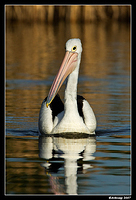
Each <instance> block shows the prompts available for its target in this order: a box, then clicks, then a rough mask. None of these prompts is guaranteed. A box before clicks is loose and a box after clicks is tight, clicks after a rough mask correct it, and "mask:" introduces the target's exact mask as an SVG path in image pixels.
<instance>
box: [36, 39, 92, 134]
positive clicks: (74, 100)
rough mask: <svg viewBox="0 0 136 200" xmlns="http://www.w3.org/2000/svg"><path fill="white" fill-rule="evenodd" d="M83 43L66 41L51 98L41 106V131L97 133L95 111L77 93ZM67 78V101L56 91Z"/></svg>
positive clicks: (77, 40) (39, 124)
mask: <svg viewBox="0 0 136 200" xmlns="http://www.w3.org/2000/svg"><path fill="white" fill-rule="evenodd" d="M81 53H82V44H81V40H80V39H78V38H75V39H69V40H68V41H67V42H66V53H65V57H64V59H63V62H62V64H61V66H60V69H59V71H58V74H57V75H56V77H55V79H54V81H53V83H52V86H51V88H50V91H49V94H48V97H46V98H45V99H44V101H43V102H42V105H41V109H40V113H39V121H38V129H39V134H40V135H44V134H56V133H66V132H70V133H87V134H95V129H96V118H95V115H94V112H93V110H92V108H91V106H90V105H89V103H88V102H87V101H86V99H85V98H84V97H82V96H80V95H77V83H78V73H79V66H80V61H81ZM66 78H67V82H66V88H65V95H64V104H63V102H62V101H61V99H60V97H59V95H58V94H57V93H58V91H59V89H60V87H61V85H62V84H63V82H64V80H65V79H66Z"/></svg>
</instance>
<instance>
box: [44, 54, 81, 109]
mask: <svg viewBox="0 0 136 200" xmlns="http://www.w3.org/2000/svg"><path fill="white" fill-rule="evenodd" d="M77 60H78V53H76V52H74V53H73V52H71V51H66V54H65V57H64V59H63V62H62V64H61V66H60V69H59V72H58V74H57V75H56V77H55V79H54V81H53V84H52V86H51V89H50V91H49V94H48V98H47V102H46V106H47V107H48V105H49V104H50V103H51V102H52V100H53V99H54V97H55V95H56V94H57V92H58V91H59V89H60V87H61V85H62V83H63V82H64V80H65V79H66V77H67V76H68V75H69V74H71V73H72V72H73V71H74V69H75V68H76V66H77Z"/></svg>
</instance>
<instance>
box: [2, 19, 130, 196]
mask: <svg viewBox="0 0 136 200" xmlns="http://www.w3.org/2000/svg"><path fill="white" fill-rule="evenodd" d="M76 37H78V38H80V39H81V41H82V45H83V53H82V59H81V66H80V75H79V83H78V94H79V95H83V96H84V97H85V98H86V99H87V100H88V102H89V103H90V104H91V106H92V108H93V110H94V112H95V115H96V118H97V123H98V125H97V129H96V136H95V137H92V136H86V135H79V136H77V135H74V136H73V135H69V136H68V135H61V136H60V135H56V136H52V137H50V136H46V137H42V138H39V136H38V131H37V126H38V115H39V110H40V106H41V103H42V101H43V99H44V98H45V97H46V96H47V95H48V91H49V89H50V86H51V84H52V81H53V79H54V76H55V75H56V73H57V71H58V69H59V67H60V64H61V62H62V59H63V56H64V53H65V48H64V47H65V42H66V41H67V40H68V39H70V38H76ZM64 89H65V87H64V86H62V88H61V90H60V92H59V94H60V96H61V98H62V99H63V97H64ZM130 159H131V147H130V29H129V25H127V24H118V23H113V24H103V23H99V24H64V23H59V24H57V25H54V26H53V25H45V24H44V23H41V24H40V23H39V24H38V23H35V24H25V23H7V26H6V191H5V193H7V194H91V195H95V194H99V195H100V194H109V195H111V194H120V195H121V194H122V195H129V194H130V193H131V177H130V175H131V169H130V168H131V163H130Z"/></svg>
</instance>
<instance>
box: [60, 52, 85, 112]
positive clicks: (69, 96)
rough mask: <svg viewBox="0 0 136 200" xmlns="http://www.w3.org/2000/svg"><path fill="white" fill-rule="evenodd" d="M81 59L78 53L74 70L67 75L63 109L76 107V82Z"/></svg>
mask: <svg viewBox="0 0 136 200" xmlns="http://www.w3.org/2000/svg"><path fill="white" fill-rule="evenodd" d="M80 60H81V53H80V54H79V55H78V63H77V66H76V68H75V70H74V71H73V72H72V73H71V74H70V75H69V77H68V79H67V83H66V88H65V97H64V101H65V104H64V106H65V111H66V110H69V109H70V110H71V109H72V108H73V107H75V106H76V107H77V83H78V73H79V66H80Z"/></svg>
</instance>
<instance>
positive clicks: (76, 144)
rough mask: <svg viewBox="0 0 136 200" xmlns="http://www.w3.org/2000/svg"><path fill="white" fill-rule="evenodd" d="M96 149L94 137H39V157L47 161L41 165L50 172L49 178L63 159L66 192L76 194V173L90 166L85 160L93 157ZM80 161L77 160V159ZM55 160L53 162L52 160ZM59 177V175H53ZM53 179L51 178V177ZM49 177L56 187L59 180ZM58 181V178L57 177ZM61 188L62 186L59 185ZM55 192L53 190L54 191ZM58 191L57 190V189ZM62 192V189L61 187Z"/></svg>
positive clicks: (60, 165)
mask: <svg viewBox="0 0 136 200" xmlns="http://www.w3.org/2000/svg"><path fill="white" fill-rule="evenodd" d="M95 151H96V140H95V137H85V138H65V137H55V136H54V137H49V136H48V137H45V136H40V137H39V157H40V158H44V159H46V160H47V162H45V163H43V164H42V166H43V167H45V168H46V169H47V171H48V172H49V173H50V176H49V179H51V178H52V175H51V174H52V173H53V172H55V173H57V171H58V169H59V168H60V167H62V166H63V164H62V161H61V162H60V159H62V158H63V159H64V171H65V186H66V191H65V193H67V194H77V188H78V185H77V173H78V171H81V170H82V172H84V171H86V170H87V169H88V168H92V166H91V165H90V164H88V163H86V162H85V161H90V160H93V159H95V157H94V155H93V154H94V152H95ZM78 160H79V161H80V160H81V162H79V163H78V162H77V161H78ZM54 161H55V162H54ZM53 177H54V180H56V178H55V177H58V178H59V175H58V174H56V176H53ZM52 179H53V178H52ZM52 179H51V181H50V182H51V183H52V184H53V186H52V184H51V187H52V188H56V185H58V184H59V182H57V183H56V182H55V181H54V182H53V181H52ZM57 181H58V179H57ZM59 188H60V190H62V188H63V187H62V186H59ZM54 192H55V191H54ZM57 192H58V191H57ZM63 193H64V189H63Z"/></svg>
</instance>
